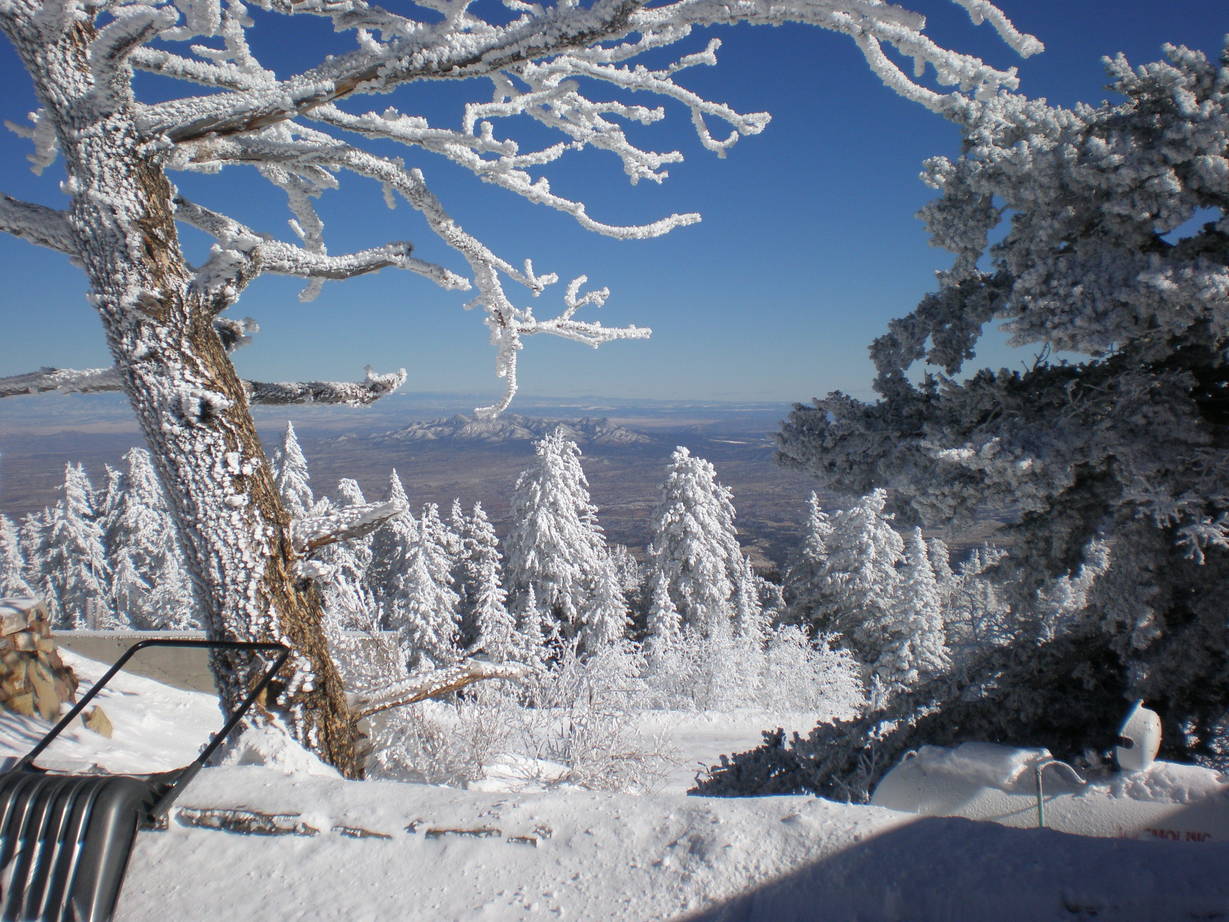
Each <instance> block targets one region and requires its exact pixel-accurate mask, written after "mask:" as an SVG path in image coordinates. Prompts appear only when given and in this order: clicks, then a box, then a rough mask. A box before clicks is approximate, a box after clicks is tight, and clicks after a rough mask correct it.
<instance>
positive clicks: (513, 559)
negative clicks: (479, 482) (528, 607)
mask: <svg viewBox="0 0 1229 922" xmlns="http://www.w3.org/2000/svg"><path fill="white" fill-rule="evenodd" d="M506 553H507V570H506V572H507V579H508V587H509V590H510V592H511V594H512V595H513V598H514V599H516V600H517V602H516V603H514V604H516V605H517V606H518V607H519V600H521V599H523V598H524V597H525V595H526V593H528V591H529V590H530V589H533V593H534V598H535V600H536V603H537V605H538V606H539V607H540V608H541V609H542V610H544V611H549V612H550V613H551V614H552V615H553V616H554V618H555V619H556V621H558V623H559V627H558V633H559V634H560V636H562V637H563V638H564V639H571V638H574V637H575V636H576V633H577V631H578V630H579V628H580V616H581V612H582V611H583V610H584V609H585V607H586V604H587V602H588V600H589V598H590V597H591V595H592V594H593V591H594V581H595V579H596V578H597V576H598V574H599V573H600V572H601V570H602V569H603V568H604V567H606V566H607V561H608V558H609V555H608V554H607V552H606V540H605V538H604V537H603V535H602V530H601V527H600V526H599V525H598V521H597V507H595V506H594V505H593V503H592V502H591V501H590V500H589V482H588V480H586V479H585V472H584V470H583V469H582V468H581V466H580V449H579V448H578V447H577V445H576V443H575V442H573V441H571V440H570V439H568V438H567V437H566V436H565V435H564V433H563V431H562V429H558V430H556V431H555V432H553V433H551V434H550V435H548V436H547V437H546V438H544V439H542V440H540V441H538V442H537V443H535V445H534V461H533V463H532V464H531V465H530V466H529V467H528V468H527V469H526V470H525V471H523V472H522V473H521V475H520V476H519V477H518V478H517V479H516V486H515V487H514V489H513V492H512V527H511V530H510V531H509V533H508V540H507V542H506Z"/></svg>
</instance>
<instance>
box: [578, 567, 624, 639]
mask: <svg viewBox="0 0 1229 922" xmlns="http://www.w3.org/2000/svg"><path fill="white" fill-rule="evenodd" d="M578 620H579V626H580V627H579V633H578V635H577V637H578V640H579V641H580V651H581V652H582V653H583V654H585V655H592V654H594V653H596V652H598V651H599V650H602V649H605V648H607V647H614V646H617V645H619V643H620V642H621V641H622V640H623V639H624V638H625V637H626V636H627V628H628V623H629V619H628V614H627V599H626V598H624V596H623V586H622V584H621V581H620V579H619V572H618V569H617V568H616V567H615V565H614V562H613V561H612V560H610V558H609V557H605V559H603V560H602V561H601V564H600V566H599V567H598V570H597V573H596V574H595V578H594V580H593V591H592V592H591V593H590V595H589V598H588V599H587V600H586V602H585V605H584V607H583V608H582V609H581V612H580V617H579V619H578Z"/></svg>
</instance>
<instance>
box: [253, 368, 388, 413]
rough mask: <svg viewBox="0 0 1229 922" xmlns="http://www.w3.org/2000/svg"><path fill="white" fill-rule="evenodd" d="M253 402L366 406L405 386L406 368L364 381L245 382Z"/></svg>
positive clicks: (377, 375)
mask: <svg viewBox="0 0 1229 922" xmlns="http://www.w3.org/2000/svg"><path fill="white" fill-rule="evenodd" d="M243 383H244V386H246V387H247V389H248V396H249V397H250V399H251V401H252V403H258V404H261V405H263V406H279V405H282V404H292V403H293V404H297V403H328V404H338V403H340V404H345V405H346V406H351V407H365V406H367V405H368V404H370V403H375V401H377V400H379V399H380V398H381V397H386V396H388V395H389V394H391V393H392V392H393V391H395V390H396V389H397V388H399V387H400V386H401V385H402V384H404V383H405V369H404V368H402V369H400V370H399V371H394V372H391V373H389V374H386V375H381V374H376V373H375V372H373V371H371V369H368V370H367V377H366V379H364V380H362V381H354V382H350V381H279V382H267V381H244V382H243Z"/></svg>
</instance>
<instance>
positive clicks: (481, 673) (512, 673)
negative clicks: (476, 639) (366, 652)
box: [350, 659, 533, 720]
mask: <svg viewBox="0 0 1229 922" xmlns="http://www.w3.org/2000/svg"><path fill="white" fill-rule="evenodd" d="M532 672H533V669H532V668H531V667H529V666H525V665H522V664H521V663H491V662H487V661H486V660H480V659H470V660H465V661H464V662H461V663H457V664H456V665H455V666H445V667H444V668H442V669H434V670H432V671H431V672H428V673H426V674H424V675H417V676H410V678H408V679H403V680H402V681H400V682H394V683H393V684H391V685H385V686H384V687H383V688H377V689H372V690H370V691H366V692H363V693H361V694H356V695H351V696H350V707H351V709H352V711H353V713H354V716H355V717H356V718H357V719H359V720H362V719H363V718H364V717H370V716H372V715H373V714H379V713H380V712H381V711H391V710H392V709H393V708H398V707H404V706H405V705H407V704H414V703H416V702H418V701H426V700H427V699H428V698H438V697H440V696H441V695H447V694H449V693H451V692H454V691H459V690H460V689H462V688H464V687H465V686H466V685H470V684H472V683H474V682H478V681H480V680H482V679H511V680H514V681H515V680H519V679H524V678H525V677H527V676H528V675H530V674H531V673H532Z"/></svg>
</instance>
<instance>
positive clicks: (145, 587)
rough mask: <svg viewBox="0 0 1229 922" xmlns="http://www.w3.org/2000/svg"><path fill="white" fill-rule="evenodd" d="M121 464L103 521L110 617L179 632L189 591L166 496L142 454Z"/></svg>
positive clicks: (187, 612)
mask: <svg viewBox="0 0 1229 922" xmlns="http://www.w3.org/2000/svg"><path fill="white" fill-rule="evenodd" d="M124 464H125V467H124V471H123V475H122V477H119V478H114V479H113V480H112V482H113V483H115V484H118V487H117V489H118V496H117V497H116V498H115V499H113V500H112V501H111V502H110V506H111V511H110V514H109V515H107V516H106V522H107V552H108V555H109V559H110V561H111V569H112V578H111V595H112V597H113V605H114V608H115V612H116V617H117V618H118V620H120V621H121V622H126V623H128V624H130V625H132V626H133V627H135V628H138V629H140V630H161V629H165V628H170V627H183V626H184V625H185V624H186V623H190V622H192V621H193V620H195V619H194V617H193V613H192V589H191V585H190V583H189V582H188V580H187V577H186V572H185V567H184V565H183V560H182V555H181V551H180V546H179V539H178V536H177V534H176V532H175V522H174V520H173V519H172V518H171V515H170V505H169V503H168V502H167V499H166V493H165V491H164V490H163V489H162V484H161V483H160V482H159V480H158V474H157V472H156V471H155V469H154V465H153V459H152V458H151V457H150V454H149V452H148V451H146V450H145V449H144V448H133V449H130V450H129V451H127V452H126V453H125V454H124ZM155 590H157V591H156V593H155ZM155 594H156V596H157V599H156V600H155V598H154V596H155Z"/></svg>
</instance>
